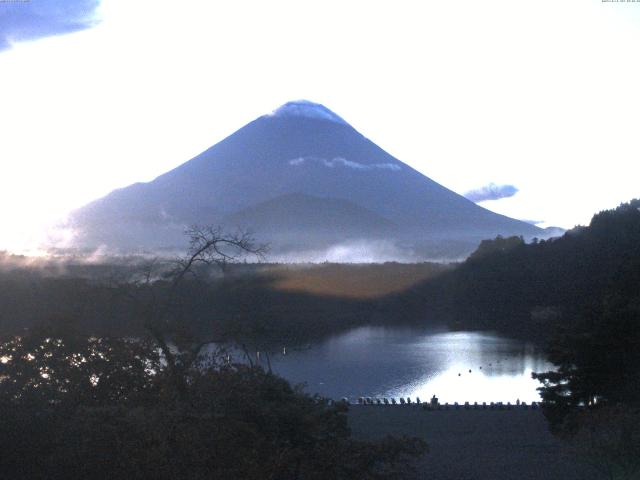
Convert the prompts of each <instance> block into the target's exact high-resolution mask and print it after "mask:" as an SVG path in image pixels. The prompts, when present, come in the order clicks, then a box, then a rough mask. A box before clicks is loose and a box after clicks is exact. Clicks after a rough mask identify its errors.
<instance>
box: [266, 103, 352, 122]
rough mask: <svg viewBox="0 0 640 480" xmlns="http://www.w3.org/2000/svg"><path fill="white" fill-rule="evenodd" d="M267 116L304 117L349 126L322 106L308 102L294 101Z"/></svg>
mask: <svg viewBox="0 0 640 480" xmlns="http://www.w3.org/2000/svg"><path fill="white" fill-rule="evenodd" d="M268 116H270V117H306V118H313V119H316V120H326V121H329V122H334V123H341V124H342V125H349V124H348V123H347V122H345V121H344V119H342V118H341V117H340V116H338V115H336V114H335V113H333V112H332V111H331V110H329V109H328V108H327V107H325V106H324V105H321V104H319V103H314V102H310V101H309V100H295V101H292V102H287V103H285V104H284V105H282V106H280V107H279V108H277V109H275V110H274V111H273V112H271V113H270V114H269V115H268Z"/></svg>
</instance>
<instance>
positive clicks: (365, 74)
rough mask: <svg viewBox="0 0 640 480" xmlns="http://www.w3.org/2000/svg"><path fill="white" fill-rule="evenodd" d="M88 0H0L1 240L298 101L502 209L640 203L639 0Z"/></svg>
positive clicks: (551, 221) (29, 237)
mask: <svg viewBox="0 0 640 480" xmlns="http://www.w3.org/2000/svg"><path fill="white" fill-rule="evenodd" d="M93 3H94V2H92V1H91V0H84V1H74V0H69V1H66V2H55V1H53V0H48V1H38V0H31V2H25V3H1V2H0V132H1V133H0V135H1V137H0V161H1V162H2V163H1V165H2V177H1V178H2V188H1V189H0V215H2V218H3V220H4V222H3V230H2V235H0V248H3V247H4V248H6V247H10V248H27V247H29V248H31V247H33V246H35V245H37V244H38V242H39V241H40V240H41V239H42V238H43V228H44V226H45V225H48V224H51V222H53V221H54V220H55V219H57V218H60V217H61V216H63V215H64V214H65V212H67V211H68V210H69V209H71V208H74V207H78V206H80V205H82V204H83V203H85V202H87V201H90V200H92V199H94V198H96V197H99V196H101V195H104V194H106V193H107V192H109V191H110V190H112V189H114V188H118V187H122V186H125V185H127V184H130V183H133V182H136V181H147V180H151V179H153V178H154V177H155V176H157V175H158V174H160V173H163V172H164V171H166V170H168V169H171V168H173V167H175V166H177V165H179V164H180V163H182V162H184V161H186V160H188V159H189V158H190V157H192V156H193V155H195V154H197V153H199V152H200V151H202V150H203V149H205V148H207V147H209V146H211V145H212V144H214V143H216V142H218V141H219V140H221V139H222V138H224V137H225V136H226V135H228V134H229V133H232V132H233V131H234V130H236V129H238V128H240V127H241V126H242V125H244V124H245V123H247V122H249V121H251V120H252V119H254V118H255V117H257V116H260V115H262V114H264V113H267V112H269V111H271V110H273V109H274V108H276V107H278V106H279V105H280V104H282V103H284V102H286V101H288V100H293V99H300V98H306V99H309V100H313V101H315V102H319V103H323V104H324V105H326V106H327V107H328V108H330V109H332V110H333V111H334V112H336V113H337V114H338V115H340V116H341V117H343V118H344V119H345V120H346V121H348V122H349V123H351V124H352V125H353V126H354V127H355V128H357V129H358V130H359V131H360V132H361V133H363V134H364V135H365V136H367V137H369V138H370V139H371V140H373V141H374V142H376V143H377V144H378V145H380V146H381V147H382V148H384V149H385V150H387V151H388V152H389V153H391V154H393V155H395V156H396V157H397V158H398V159H400V160H402V161H403V162H405V163H407V164H409V165H411V166H412V167H414V168H416V169H417V170H419V171H421V172H422V173H424V174H425V175H427V176H429V177H430V178H432V179H434V180H436V181H438V182H440V183H442V184H443V185H445V186H447V187H449V188H451V189H453V190H455V191H457V192H459V193H465V192H467V191H469V190H474V189H479V188H481V187H484V186H486V185H488V184H490V183H495V184H497V185H502V184H508V185H513V186H514V187H515V188H516V189H517V190H518V191H517V193H516V194H515V195H513V196H512V197H509V198H504V199H501V200H497V201H489V202H484V203H482V205H483V206H485V207H487V208H490V209H492V210H494V211H497V212H500V213H504V214H507V215H510V216H512V217H515V218H521V219H535V220H541V221H544V222H545V224H544V225H559V226H563V227H572V226H573V225H576V224H580V223H582V224H584V223H587V222H588V221H589V219H590V217H591V215H592V214H593V213H594V212H596V211H598V210H601V209H604V208H611V207H615V206H616V205H617V204H619V203H620V202H623V201H628V200H630V199H631V198H633V197H637V196H640V189H639V188H638V185H639V184H640V182H639V181H638V173H639V172H640V168H639V166H638V165H639V163H640V162H639V160H640V142H638V138H639V135H640V115H638V112H640V90H639V86H640V62H638V45H640V3H608V2H602V1H600V0H537V1H535V2H533V1H529V2H521V1H514V0H500V1H477V0H457V1H455V2H448V1H442V0H441V1H415V2H409V1H394V2H378V1H349V2H347V1H323V2H303V1H270V2H265V1H257V0H256V1H243V2H240V1H239V2H211V1H188V0H186V1H180V2H176V1H162V0H153V1H152V0H136V1H135V2H132V1H126V0H103V2H102V3H101V4H100V6H99V7H98V9H97V10H95V11H93ZM20 8H23V9H24V10H22V11H20V10H17V9H20ZM9 9H11V10H9ZM16 10H17V11H16ZM86 12H89V15H87V14H86ZM69 32H71V33H69ZM55 33H64V35H56V36H51V35H52V34H55Z"/></svg>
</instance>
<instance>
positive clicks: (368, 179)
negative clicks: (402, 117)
mask: <svg viewBox="0 0 640 480" xmlns="http://www.w3.org/2000/svg"><path fill="white" fill-rule="evenodd" d="M291 103H292V102H290V104H291ZM293 104H294V105H293V107H295V108H293V107H291V105H290V106H289V107H287V108H285V106H286V105H289V104H285V105H284V106H282V107H280V109H276V110H275V111H274V113H273V114H267V115H263V116H261V117H258V118H256V119H255V120H253V121H252V122H249V123H248V124H246V125H245V126H244V127H242V128H240V129H239V130H237V131H236V132H234V133H233V134H231V135H229V136H228V137H226V138H225V139H223V140H222V141H220V142H218V143H217V144H215V145H213V146H212V147H210V148H208V149H206V150H205V151H203V152H202V153H200V154H199V155H196V156H195V157H193V158H192V159H191V160H189V161H187V162H184V163H183V164H181V165H179V166H178V167H176V168H174V169H172V170H170V171H168V172H166V173H164V174H162V175H160V176H158V177H156V178H155V179H154V180H152V181H151V182H147V183H137V184H133V185H131V186H129V187H125V188H123V189H119V190H115V191H113V192H111V193H110V194H109V195H107V196H105V197H103V198H101V199H98V200H96V201H94V202H91V203H89V204H88V205H86V206H84V207H82V208H80V209H78V210H77V211H75V212H74V213H73V214H72V221H71V224H72V226H73V227H74V228H75V229H76V231H77V233H78V235H77V237H76V240H77V243H78V245H81V246H87V247H91V246H93V247H95V246H97V245H108V246H113V247H115V248H121V249H125V250H126V249H131V248H135V247H136V246H146V247H149V248H159V247H171V246H178V245H179V244H180V241H181V240H182V239H181V231H182V230H184V227H185V226H188V225H190V224H195V223H198V224H219V223H222V222H223V221H224V219H225V218H229V217H230V216H232V215H233V214H234V213H237V212H239V211H241V210H243V209H247V208H250V207H252V206H255V205H257V204H260V203H263V202H267V201H269V200H271V199H274V198H277V197H280V196H282V195H287V194H292V193H300V194H304V195H307V196H310V197H316V198H331V199H335V200H344V201H347V202H349V203H350V204H352V205H355V206H356V207H360V208H363V209H366V210H367V211H370V212H371V213H373V214H375V215H378V216H379V217H382V218H384V219H386V220H388V221H390V222H392V223H393V224H395V225H397V227H398V228H397V229H396V231H395V232H394V235H393V237H394V239H396V240H398V241H401V242H403V243H406V242H407V240H415V241H418V240H420V239H421V237H422V240H424V242H423V243H425V244H430V243H433V241H435V240H440V241H441V242H446V240H447V239H450V240H453V241H455V242H458V241H461V240H462V241H464V242H467V243H468V244H469V245H468V250H469V252H470V251H471V250H473V248H474V246H475V244H476V243H477V242H479V241H480V240H481V239H483V238H488V237H492V236H495V235H497V234H502V235H512V234H517V235H525V236H542V235H543V231H542V230H541V229H539V228H538V227H535V226H532V225H529V224H526V223H524V222H521V221H519V220H514V219H511V218H508V217H505V216H502V215H499V214H496V213H493V212H490V211H489V210H486V209H484V208H482V207H480V206H478V205H476V204H475V203H473V202H471V201H469V200H467V199H465V198H464V197H462V196H460V195H458V194H457V193H455V192H453V191H451V190H449V189H447V188H446V187H444V186H442V185H440V184H439V183H437V182H435V181H434V180H432V179H430V178H428V177H426V176H425V175H423V174H421V173H420V172H418V171H416V170H415V169H413V168H411V167H410V166H409V165H407V164H405V163H403V162H401V161H400V160H398V159H396V158H395V157H393V156H392V155H390V154H389V153H387V152H385V151H384V150H382V149H381V148H380V147H378V146H377V145H376V144H375V143H373V142H372V141H371V140H369V139H367V138H366V137H364V136H363V135H362V134H361V133H359V132H358V131H357V130H356V129H355V128H353V127H352V126H351V125H349V124H347V123H346V122H345V121H344V120H342V118H341V117H339V116H337V115H336V114H334V113H333V112H331V110H329V109H327V108H326V107H324V106H322V105H319V104H313V103H311V102H308V103H304V104H303V105H302V107H301V106H300V102H293ZM283 108H285V110H284V111H283V110H281V109H283ZM292 108H293V110H292ZM278 110H280V113H279V114H278V113H277V112H278ZM309 112H311V114H309ZM318 112H320V114H321V115H320V117H322V118H316V116H314V115H316V114H317V113H318ZM327 112H328V113H327ZM332 115H335V118H337V119H339V120H335V119H334V117H332ZM323 116H324V117H323ZM325 117H328V118H325ZM267 220H268V219H267ZM354 223H357V222H356V221H355V219H354ZM145 230H147V231H148V234H145ZM285 233H286V232H285ZM352 233H353V232H352ZM360 233H361V234H360V235H359V236H360V237H361V238H367V237H368V236H370V235H371V233H372V232H370V231H367V229H366V228H363V230H362V232H360ZM267 240H268V239H267ZM294 240H295V239H292V241H294ZM335 240H336V241H342V240H343V239H342V238H336V239H335ZM290 243H291V242H290ZM294 243H295V242H294ZM418 243H419V242H418ZM438 250H439V251H441V250H442V249H441V248H439V249H438Z"/></svg>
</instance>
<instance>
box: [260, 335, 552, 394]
mask: <svg viewBox="0 0 640 480" xmlns="http://www.w3.org/2000/svg"><path fill="white" fill-rule="evenodd" d="M260 358H261V361H262V362H263V363H264V355H262V356H261V357H260ZM270 359H271V365H272V368H273V371H274V372H275V373H277V374H279V375H282V376H283V377H285V378H287V379H288V380H290V381H291V382H293V383H306V391H307V392H308V393H311V394H313V393H319V394H321V395H323V396H327V397H331V398H335V399H339V398H342V397H347V398H349V399H350V400H351V401H355V400H356V399H357V398H358V397H360V396H369V397H396V398H398V397H401V396H402V397H412V399H415V397H416V396H419V397H420V399H421V400H422V401H425V400H428V399H430V398H431V396H432V395H434V394H435V395H436V396H437V397H438V398H439V400H440V402H442V403H444V402H449V403H453V402H460V403H463V402H465V401H469V402H471V403H473V402H505V403H506V402H512V403H513V402H515V401H516V400H517V399H520V401H525V402H532V401H538V400H540V397H539V395H538V392H537V390H536V388H537V387H538V386H539V383H538V382H537V381H535V380H533V379H532V378H531V372H536V371H546V370H550V369H551V368H552V365H551V364H549V363H548V362H546V361H545V359H544V356H543V355H542V353H541V352H540V351H538V350H536V349H535V348H534V347H533V346H532V345H529V344H526V343H523V342H519V341H516V340H512V339H508V338H505V337H501V336H499V335H493V334H489V333H478V332H442V331H440V332H437V331H433V330H430V331H426V330H418V329H412V328H389V327H362V328H357V329H354V330H350V331H348V332H346V333H342V334H340V335H336V336H333V337H331V338H329V339H327V340H325V341H323V342H320V343H317V344H313V345H311V346H310V347H309V348H307V349H299V350H290V349H289V350H286V351H283V352H279V353H278V354H271V357H270Z"/></svg>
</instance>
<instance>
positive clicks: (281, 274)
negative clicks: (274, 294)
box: [274, 262, 452, 298]
mask: <svg viewBox="0 0 640 480" xmlns="http://www.w3.org/2000/svg"><path fill="white" fill-rule="evenodd" d="M451 268H452V266H451V265H450V264H442V263H394V262H391V263H382V264H345V263H328V264H320V265H280V266H278V267H277V268H276V269H275V272H274V273H277V274H276V280H275V283H274V287H275V288H276V289H278V290H285V291H292V292H305V293H311V294H315V295H328V296H334V297H348V298H376V297H382V296H384V295H388V294H390V293H396V292H400V291H402V290H406V289H407V288H410V287H412V286H413V285H415V284H417V283H420V282H422V281H424V280H427V279H430V278H433V277H435V276H436V275H439V274H441V273H443V272H445V271H447V270H450V269H451Z"/></svg>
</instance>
